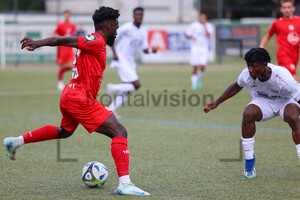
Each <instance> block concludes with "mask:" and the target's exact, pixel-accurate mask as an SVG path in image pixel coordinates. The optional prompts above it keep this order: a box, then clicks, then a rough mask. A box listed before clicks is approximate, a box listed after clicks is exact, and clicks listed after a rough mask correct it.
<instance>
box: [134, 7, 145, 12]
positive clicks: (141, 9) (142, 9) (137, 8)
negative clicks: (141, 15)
mask: <svg viewBox="0 0 300 200" xmlns="http://www.w3.org/2000/svg"><path fill="white" fill-rule="evenodd" d="M138 10H139V11H142V12H144V8H142V7H136V8H135V9H133V14H134V13H135V12H136V11H138Z"/></svg>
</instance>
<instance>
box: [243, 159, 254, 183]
mask: <svg viewBox="0 0 300 200" xmlns="http://www.w3.org/2000/svg"><path fill="white" fill-rule="evenodd" d="M244 175H245V177H247V178H255V177H256V171H255V156H253V158H252V159H251V160H245V171H244Z"/></svg>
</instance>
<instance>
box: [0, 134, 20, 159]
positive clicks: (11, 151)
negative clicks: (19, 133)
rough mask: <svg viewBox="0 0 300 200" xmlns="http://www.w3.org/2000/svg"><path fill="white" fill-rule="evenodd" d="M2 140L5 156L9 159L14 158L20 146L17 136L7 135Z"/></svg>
mask: <svg viewBox="0 0 300 200" xmlns="http://www.w3.org/2000/svg"><path fill="white" fill-rule="evenodd" d="M3 142H4V146H5V147H6V150H7V156H8V157H9V158H10V159H11V160H16V153H17V149H18V148H19V147H20V146H21V145H20V144H19V140H18V138H14V137H7V138H5V139H4V140H3Z"/></svg>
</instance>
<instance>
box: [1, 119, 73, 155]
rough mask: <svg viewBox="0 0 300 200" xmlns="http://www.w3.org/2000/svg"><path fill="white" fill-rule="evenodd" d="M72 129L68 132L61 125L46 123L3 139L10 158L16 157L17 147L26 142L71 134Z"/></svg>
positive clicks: (64, 136) (65, 136)
mask: <svg viewBox="0 0 300 200" xmlns="http://www.w3.org/2000/svg"><path fill="white" fill-rule="evenodd" d="M72 133H73V131H71V132H68V131H66V130H65V129H63V128H62V127H57V126H51V125H47V126H44V127H41V128H39V129H36V130H33V131H29V132H28V133H25V134H23V135H21V136H19V137H7V138H5V139H4V140H3V142H4V146H5V147H6V150H7V155H8V157H9V158H10V159H11V160H15V159H16V153H17V149H18V148H19V147H20V146H22V145H24V144H27V143H35V142H41V141H45V140H53V139H59V138H67V137H69V136H71V135H72Z"/></svg>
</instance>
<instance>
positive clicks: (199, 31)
mask: <svg viewBox="0 0 300 200" xmlns="http://www.w3.org/2000/svg"><path fill="white" fill-rule="evenodd" d="M206 27H207V30H208V32H209V33H210V34H212V32H213V27H212V25H211V24H210V23H208V22H207V23H206ZM185 34H186V35H187V36H191V37H194V38H196V40H195V41H194V40H190V41H191V49H193V48H195V49H203V50H206V51H208V49H209V47H210V37H208V36H207V35H206V32H205V28H204V25H203V24H201V23H200V22H198V21H197V22H193V23H191V24H190V25H189V26H188V28H187V30H186V32H185Z"/></svg>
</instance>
